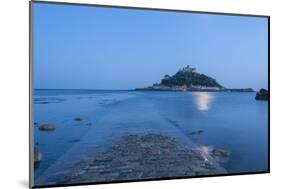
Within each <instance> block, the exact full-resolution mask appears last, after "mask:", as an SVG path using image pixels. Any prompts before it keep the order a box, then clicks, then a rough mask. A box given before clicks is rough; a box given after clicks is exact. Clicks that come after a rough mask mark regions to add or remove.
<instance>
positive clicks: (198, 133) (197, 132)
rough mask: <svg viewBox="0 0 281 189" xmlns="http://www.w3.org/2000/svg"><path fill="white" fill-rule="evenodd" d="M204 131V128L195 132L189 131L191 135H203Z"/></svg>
mask: <svg viewBox="0 0 281 189" xmlns="http://www.w3.org/2000/svg"><path fill="white" fill-rule="evenodd" d="M203 133H204V131H203V130H198V131H193V132H191V133H189V134H190V135H201V134H203Z"/></svg>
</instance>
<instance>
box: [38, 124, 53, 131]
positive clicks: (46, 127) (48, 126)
mask: <svg viewBox="0 0 281 189" xmlns="http://www.w3.org/2000/svg"><path fill="white" fill-rule="evenodd" d="M38 129H39V130H40V131H49V132H50V131H54V130H55V129H56V128H55V127H54V125H52V124H50V123H46V124H43V125H40V126H39V128H38Z"/></svg>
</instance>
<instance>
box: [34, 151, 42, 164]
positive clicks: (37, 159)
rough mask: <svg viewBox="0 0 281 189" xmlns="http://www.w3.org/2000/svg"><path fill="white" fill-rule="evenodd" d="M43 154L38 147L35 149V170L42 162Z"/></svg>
mask: <svg viewBox="0 0 281 189" xmlns="http://www.w3.org/2000/svg"><path fill="white" fill-rule="evenodd" d="M42 157H43V155H42V153H41V152H40V151H39V149H38V148H37V147H34V168H35V169H36V168H37V167H38V165H39V163H40V162H41V160H42Z"/></svg>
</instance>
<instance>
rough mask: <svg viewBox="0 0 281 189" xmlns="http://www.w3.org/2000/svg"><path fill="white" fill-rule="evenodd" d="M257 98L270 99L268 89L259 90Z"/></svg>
mask: <svg viewBox="0 0 281 189" xmlns="http://www.w3.org/2000/svg"><path fill="white" fill-rule="evenodd" d="M255 99H256V100H265V101H266V100H268V91H267V90H266V89H261V90H260V91H259V92H257V94H256V97H255Z"/></svg>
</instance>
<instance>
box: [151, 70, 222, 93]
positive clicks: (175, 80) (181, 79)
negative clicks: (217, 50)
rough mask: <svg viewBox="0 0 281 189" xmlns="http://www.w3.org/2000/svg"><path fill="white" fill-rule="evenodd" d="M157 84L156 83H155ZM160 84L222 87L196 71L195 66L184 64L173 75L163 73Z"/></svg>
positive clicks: (212, 79)
mask: <svg viewBox="0 0 281 189" xmlns="http://www.w3.org/2000/svg"><path fill="white" fill-rule="evenodd" d="M156 85H157V84H156ZM160 85H164V86H169V87H172V86H183V85H186V86H187V87H191V86H198V85H200V86H205V87H218V88H223V86H222V85H220V84H219V83H218V82H217V81H216V80H215V79H214V78H212V77H209V76H207V75H205V74H200V73H198V72H196V69H195V68H192V67H190V66H186V67H184V68H182V69H180V70H179V71H178V72H177V73H176V74H174V75H173V76H169V75H165V76H164V78H163V79H162V80H161V83H160Z"/></svg>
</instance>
